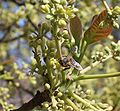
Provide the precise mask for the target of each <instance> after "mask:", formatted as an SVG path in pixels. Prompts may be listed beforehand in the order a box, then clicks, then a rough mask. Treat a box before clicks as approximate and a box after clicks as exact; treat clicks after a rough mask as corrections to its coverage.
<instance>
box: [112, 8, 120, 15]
mask: <svg viewBox="0 0 120 111" xmlns="http://www.w3.org/2000/svg"><path fill="white" fill-rule="evenodd" d="M113 14H115V15H120V7H119V6H116V7H115V8H114V9H113Z"/></svg>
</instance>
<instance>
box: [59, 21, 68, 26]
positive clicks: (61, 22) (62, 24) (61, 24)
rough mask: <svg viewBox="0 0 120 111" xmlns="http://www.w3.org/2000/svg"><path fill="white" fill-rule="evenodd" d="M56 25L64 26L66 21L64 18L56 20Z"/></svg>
mask: <svg viewBox="0 0 120 111" xmlns="http://www.w3.org/2000/svg"><path fill="white" fill-rule="evenodd" d="M58 25H59V27H65V26H66V25H67V23H66V21H65V20H64V19H60V20H59V21H58Z"/></svg>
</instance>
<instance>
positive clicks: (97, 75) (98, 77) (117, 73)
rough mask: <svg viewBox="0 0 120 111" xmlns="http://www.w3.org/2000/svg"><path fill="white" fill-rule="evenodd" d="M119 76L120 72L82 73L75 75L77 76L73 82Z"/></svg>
mask: <svg viewBox="0 0 120 111" xmlns="http://www.w3.org/2000/svg"><path fill="white" fill-rule="evenodd" d="M117 76H120V72H116V73H108V74H95V75H81V76H78V77H75V78H74V79H73V80H72V83H73V82H76V81H78V80H85V79H100V78H108V77H117Z"/></svg>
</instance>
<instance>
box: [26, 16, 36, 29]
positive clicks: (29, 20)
mask: <svg viewBox="0 0 120 111" xmlns="http://www.w3.org/2000/svg"><path fill="white" fill-rule="evenodd" d="M27 20H28V22H29V23H30V24H31V25H32V26H33V27H34V29H35V30H38V27H37V26H36V25H35V24H34V23H33V22H32V20H31V19H30V17H29V16H27Z"/></svg>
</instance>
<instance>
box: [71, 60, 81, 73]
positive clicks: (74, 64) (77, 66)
mask: <svg viewBox="0 0 120 111" xmlns="http://www.w3.org/2000/svg"><path fill="white" fill-rule="evenodd" d="M70 62H71V66H72V67H74V68H75V69H77V70H79V71H80V70H82V69H83V68H82V66H81V65H80V64H79V63H78V62H76V61H75V60H74V59H73V58H72V59H71V61H70Z"/></svg>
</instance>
